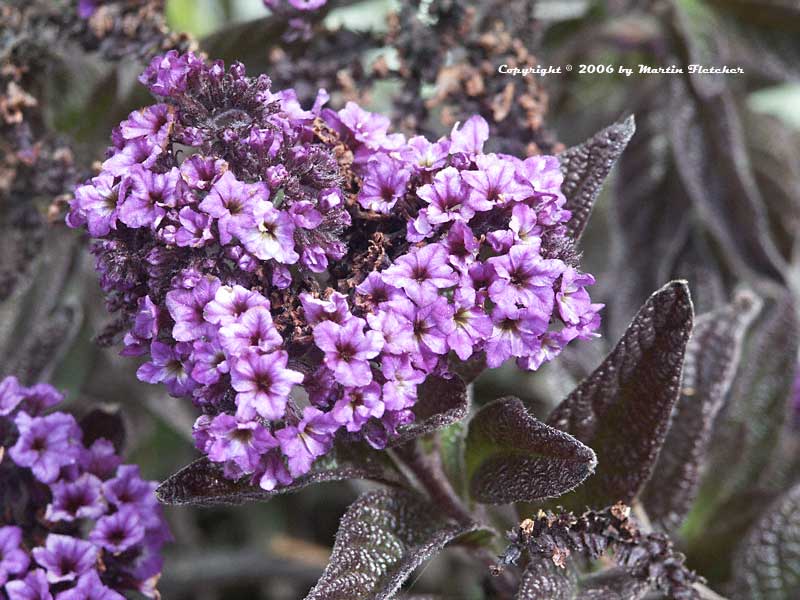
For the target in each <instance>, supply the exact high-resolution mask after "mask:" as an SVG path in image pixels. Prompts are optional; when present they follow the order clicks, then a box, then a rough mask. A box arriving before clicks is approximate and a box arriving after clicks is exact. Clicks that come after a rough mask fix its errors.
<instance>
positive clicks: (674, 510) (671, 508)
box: [642, 292, 761, 531]
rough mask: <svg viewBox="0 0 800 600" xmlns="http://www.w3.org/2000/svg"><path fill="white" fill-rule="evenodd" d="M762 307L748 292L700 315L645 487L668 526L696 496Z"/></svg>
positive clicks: (654, 513) (657, 516) (650, 504)
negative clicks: (716, 424)
mask: <svg viewBox="0 0 800 600" xmlns="http://www.w3.org/2000/svg"><path fill="white" fill-rule="evenodd" d="M760 309H761V301H760V299H759V298H758V297H757V296H755V295H754V294H752V293H751V292H742V293H740V294H738V295H737V296H736V298H735V299H734V300H733V302H731V303H730V304H727V305H725V306H723V307H721V308H719V309H717V310H715V311H714V312H711V313H707V314H704V315H701V316H699V317H698V318H697V319H696V321H695V324H694V331H693V333H692V338H691V340H690V341H689V345H688V347H687V349H686V360H685V362H684V367H683V385H682V388H681V396H680V398H679V400H678V403H677V405H676V407H675V410H674V412H673V416H672V425H671V426H670V429H669V433H668V434H667V438H666V440H665V442H664V446H663V448H662V450H661V454H660V455H659V457H658V462H657V463H656V467H655V469H654V471H653V476H652V478H651V479H650V481H648V483H647V487H646V488H645V490H644V492H643V493H642V502H643V504H644V506H645V509H646V510H647V515H648V517H650V520H651V521H652V522H653V523H654V524H656V525H658V526H659V527H660V528H661V529H662V530H665V531H671V530H673V529H675V528H677V527H678V526H679V525H680V523H681V522H682V521H683V519H684V517H686V514H687V513H688V512H689V508H690V507H691V504H692V502H693V501H694V498H695V496H696V494H697V488H698V486H699V483H700V481H699V478H700V472H701V468H702V467H703V466H704V461H705V457H706V450H707V448H708V442H709V439H710V437H711V431H712V427H713V425H714V422H715V420H716V417H717V414H718V413H719V410H720V409H721V408H722V405H723V403H724V402H725V399H726V398H727V394H728V390H729V389H730V387H731V384H732V382H733V378H734V376H735V374H736V369H737V368H738V366H739V358H740V356H741V351H742V345H743V340H744V335H745V332H746V330H747V328H748V327H749V326H750V323H751V322H752V321H753V319H754V318H755V316H756V314H757V313H758V311H759V310H760Z"/></svg>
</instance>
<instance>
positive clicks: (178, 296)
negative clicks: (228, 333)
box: [166, 277, 219, 342]
mask: <svg viewBox="0 0 800 600" xmlns="http://www.w3.org/2000/svg"><path fill="white" fill-rule="evenodd" d="M218 289H219V279H217V278H215V277H213V278H212V277H204V278H203V279H201V280H200V282H199V283H198V284H197V285H196V286H194V288H192V289H191V290H172V291H171V292H169V293H167V297H166V304H167V310H169V314H170V316H171V317H172V318H173V319H174V320H175V326H174V327H173V328H172V336H173V337H174V338H175V339H176V340H177V341H179V342H191V341H193V340H196V339H199V338H201V337H203V336H205V335H208V334H209V333H213V330H212V329H211V328H210V327H208V325H207V323H206V321H205V318H204V310H205V307H206V305H207V304H208V303H209V302H211V301H212V300H214V299H215V297H216V294H217V290H218Z"/></svg>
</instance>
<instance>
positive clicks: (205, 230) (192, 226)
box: [175, 206, 214, 248]
mask: <svg viewBox="0 0 800 600" xmlns="http://www.w3.org/2000/svg"><path fill="white" fill-rule="evenodd" d="M178 220H179V221H180V224H181V226H180V227H179V228H178V230H177V231H176V232H175V244H176V245H178V246H180V247H182V248H186V247H189V248H201V247H202V246H205V245H206V244H208V242H210V241H211V240H213V239H214V234H213V233H211V218H210V217H209V216H208V215H204V214H202V213H199V212H196V211H194V210H192V209H191V208H189V207H188V206H184V207H183V208H182V209H181V210H180V212H179V213H178Z"/></svg>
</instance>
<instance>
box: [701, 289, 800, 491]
mask: <svg viewBox="0 0 800 600" xmlns="http://www.w3.org/2000/svg"><path fill="white" fill-rule="evenodd" d="M762 315H763V318H761V319H759V320H758V322H757V323H756V324H755V325H754V326H753V334H752V336H751V337H750V339H749V341H748V343H747V345H746V348H745V351H744V355H743V359H742V361H741V363H742V367H741V369H740V370H739V373H738V374H737V377H736V379H735V380H734V384H733V387H732V389H731V393H730V400H729V402H728V403H727V405H726V407H725V409H724V413H723V415H721V417H720V419H719V424H718V425H717V427H716V428H715V434H714V438H713V441H712V457H711V462H710V468H709V471H708V476H707V477H706V478H705V480H704V482H703V490H704V492H705V494H706V495H707V496H708V497H710V498H716V499H717V500H718V501H727V499H729V498H731V497H733V496H735V495H737V494H740V493H742V492H744V491H747V490H748V489H750V488H752V487H753V486H756V485H758V483H759V481H760V479H761V477H762V475H763V474H764V472H765V470H766V468H767V467H768V466H769V465H770V463H771V461H772V457H773V456H774V455H775V452H776V450H777V447H778V440H779V438H780V433H781V431H782V429H783V425H784V421H785V419H786V413H787V400H788V399H789V397H790V395H791V390H792V384H793V382H794V372H795V368H796V361H797V349H798V341H799V339H800V338H799V337H798V336H799V335H800V333H799V332H798V323H797V318H796V315H795V303H794V300H793V298H792V296H791V294H789V293H788V292H785V293H784V294H783V296H782V297H781V298H779V299H778V300H777V301H776V300H771V301H769V302H768V303H765V306H764V309H763V311H762Z"/></svg>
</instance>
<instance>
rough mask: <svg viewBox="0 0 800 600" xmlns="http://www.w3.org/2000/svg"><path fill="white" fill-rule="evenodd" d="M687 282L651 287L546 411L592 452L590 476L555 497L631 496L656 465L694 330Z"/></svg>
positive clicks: (584, 500) (578, 503) (568, 502)
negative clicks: (602, 351)
mask: <svg viewBox="0 0 800 600" xmlns="http://www.w3.org/2000/svg"><path fill="white" fill-rule="evenodd" d="M692 321H693V310H692V301H691V298H690V296H689V289H688V287H687V286H686V284H685V283H684V282H681V281H673V282H670V283H668V284H667V285H665V286H664V287H663V288H661V289H660V290H658V291H657V292H656V293H654V294H653V295H652V296H650V298H649V299H648V300H647V302H646V303H645V305H644V306H643V307H642V308H641V309H640V310H639V312H638V314H637V315H636V316H635V317H634V318H633V321H632V322H631V324H630V326H629V327H628V329H627V331H626V332H625V334H624V335H623V336H622V339H621V340H620V341H619V342H618V343H617V345H616V347H615V348H614V350H612V352H611V354H609V355H608V357H607V358H606V359H605V360H604V361H603V363H602V364H601V365H600V366H599V367H598V368H597V369H595V371H594V373H592V374H591V375H590V376H589V377H588V378H587V379H585V380H584V381H583V382H582V383H581V384H580V385H579V386H578V387H577V388H576V389H575V390H574V391H573V392H572V393H571V394H570V395H569V396H568V397H567V398H566V399H565V400H564V401H563V402H562V403H561V404H560V405H559V406H558V407H556V409H555V410H554V411H553V413H552V414H551V415H550V417H549V418H548V424H550V425H551V426H553V427H557V428H559V429H562V430H564V431H566V432H568V433H570V434H572V435H574V436H575V437H576V438H578V439H579V440H580V441H582V442H583V443H584V444H586V445H588V446H590V447H591V448H592V449H593V450H594V451H595V452H596V453H597V462H598V466H597V471H596V473H595V474H594V476H592V477H590V478H589V479H587V481H586V482H585V483H584V484H583V485H582V486H580V487H579V488H578V489H577V490H575V492H573V493H572V494H570V495H568V496H565V497H564V498H560V499H559V504H562V505H565V506H568V507H573V508H575V509H576V510H582V509H583V508H584V507H585V506H587V505H588V506H592V507H603V506H608V505H611V504H614V503H615V502H618V501H622V502H625V503H630V502H631V500H633V498H634V497H635V496H636V494H637V493H638V492H639V490H640V489H641V488H642V486H643V485H644V484H645V482H646V481H647V479H648V478H649V477H650V473H651V472H652V470H653V466H654V465H655V461H656V459H657V458H658V452H659V450H660V449H661V445H662V443H663V442H664V438H665V436H666V434H667V430H668V428H669V421H670V415H671V413H672V408H673V407H674V406H675V402H676V401H677V399H678V395H679V393H680V381H681V372H682V367H683V359H684V354H685V351H686V344H687V342H688V340H689V336H690V334H691V331H692Z"/></svg>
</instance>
